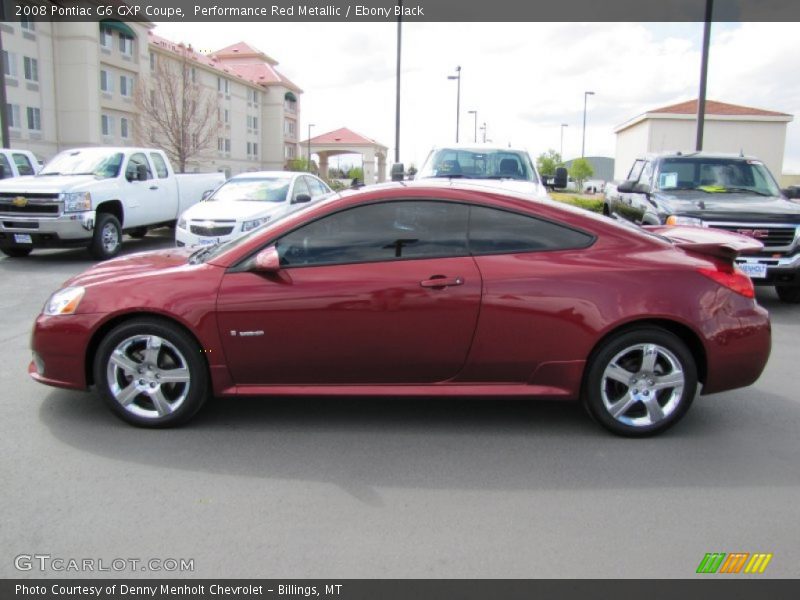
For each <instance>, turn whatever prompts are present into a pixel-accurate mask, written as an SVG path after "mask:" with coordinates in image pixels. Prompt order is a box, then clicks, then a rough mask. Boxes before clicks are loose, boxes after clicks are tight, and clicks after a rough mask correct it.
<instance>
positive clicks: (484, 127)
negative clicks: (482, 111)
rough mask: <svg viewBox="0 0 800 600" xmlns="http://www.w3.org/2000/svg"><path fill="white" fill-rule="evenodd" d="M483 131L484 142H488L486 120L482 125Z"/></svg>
mask: <svg viewBox="0 0 800 600" xmlns="http://www.w3.org/2000/svg"><path fill="white" fill-rule="evenodd" d="M481 132H482V133H483V143H484V144H485V143H486V121H484V122H483V125H481Z"/></svg>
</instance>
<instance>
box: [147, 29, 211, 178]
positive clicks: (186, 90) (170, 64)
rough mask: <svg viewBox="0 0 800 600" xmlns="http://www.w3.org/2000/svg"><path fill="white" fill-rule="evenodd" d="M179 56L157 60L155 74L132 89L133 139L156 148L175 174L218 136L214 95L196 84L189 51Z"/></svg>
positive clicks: (185, 50) (184, 49) (186, 49)
mask: <svg viewBox="0 0 800 600" xmlns="http://www.w3.org/2000/svg"><path fill="white" fill-rule="evenodd" d="M179 48H180V54H181V55H180V56H178V57H175V58H166V57H164V56H158V60H157V61H156V64H155V70H154V71H153V72H151V74H150V77H149V78H147V79H145V78H143V79H142V80H141V81H140V83H139V85H138V86H137V87H136V92H135V102H136V108H137V112H138V115H137V119H136V128H135V130H134V138H135V139H136V140H137V142H138V143H140V144H143V145H153V146H157V147H160V148H161V149H163V150H164V152H166V153H167V156H169V158H170V160H171V161H172V163H173V165H175V167H176V169H177V171H178V172H179V173H184V172H185V171H186V166H187V164H188V163H189V162H190V161H192V160H196V159H198V158H201V157H202V156H203V153H204V151H206V150H208V149H209V148H211V146H212V144H214V143H215V141H216V138H217V136H218V135H219V129H220V121H219V115H218V110H217V95H216V94H215V93H214V92H213V91H212V90H210V89H208V88H204V87H203V86H201V85H200V83H199V82H197V80H196V75H197V71H196V70H195V68H194V67H193V65H192V61H191V60H190V56H191V54H192V48H191V46H189V47H188V48H186V47H184V46H183V45H182V44H181V45H180V46H179Z"/></svg>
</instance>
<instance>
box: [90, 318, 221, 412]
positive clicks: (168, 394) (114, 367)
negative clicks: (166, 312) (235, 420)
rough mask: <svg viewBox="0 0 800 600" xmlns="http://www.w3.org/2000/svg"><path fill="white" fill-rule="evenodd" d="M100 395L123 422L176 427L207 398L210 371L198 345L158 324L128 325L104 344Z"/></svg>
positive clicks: (97, 373)
mask: <svg viewBox="0 0 800 600" xmlns="http://www.w3.org/2000/svg"><path fill="white" fill-rule="evenodd" d="M94 381H95V384H96V385H97V389H98V390H99V392H100V395H101V396H102V397H103V399H104V400H105V401H106V403H107V404H108V405H109V406H110V407H111V409H112V410H113V411H114V413H116V414H117V415H118V416H119V417H121V418H122V419H123V420H124V421H127V422H128V423H131V424H132V425H138V426H140V427H171V426H174V425H180V424H181V423H184V422H186V421H187V420H189V419H190V418H191V417H192V416H194V414H195V413H196V412H197V411H198V410H200V407H201V406H202V405H203V403H204V402H205V400H206V398H207V396H208V387H209V386H208V382H209V378H208V371H207V368H206V364H205V360H204V358H203V357H202V354H201V352H200V348H198V346H197V343H196V342H195V340H193V339H192V338H191V336H189V334H187V333H186V332H185V331H183V330H182V329H181V328H180V327H178V326H176V325H174V324H172V323H169V322H167V321H161V320H158V319H136V320H132V321H127V322H125V323H123V324H121V325H119V326H117V327H116V328H114V329H113V330H111V332H109V333H108V334H107V335H106V336H105V338H103V340H102V341H101V342H100V345H99V347H98V349H97V353H96V355H95V361H94Z"/></svg>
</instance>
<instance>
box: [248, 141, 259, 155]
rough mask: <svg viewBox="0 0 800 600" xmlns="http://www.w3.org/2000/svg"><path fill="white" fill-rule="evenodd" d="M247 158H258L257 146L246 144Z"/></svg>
mask: <svg viewBox="0 0 800 600" xmlns="http://www.w3.org/2000/svg"><path fill="white" fill-rule="evenodd" d="M247 158H258V144H257V143H256V142H247Z"/></svg>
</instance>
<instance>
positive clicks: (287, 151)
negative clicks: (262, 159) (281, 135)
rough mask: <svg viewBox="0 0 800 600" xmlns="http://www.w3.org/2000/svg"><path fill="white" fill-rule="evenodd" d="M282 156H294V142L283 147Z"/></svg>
mask: <svg viewBox="0 0 800 600" xmlns="http://www.w3.org/2000/svg"><path fill="white" fill-rule="evenodd" d="M283 155H284V158H287V159H292V158H294V157H295V156H296V149H295V145H294V144H286V145H285V146H284V147H283Z"/></svg>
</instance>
